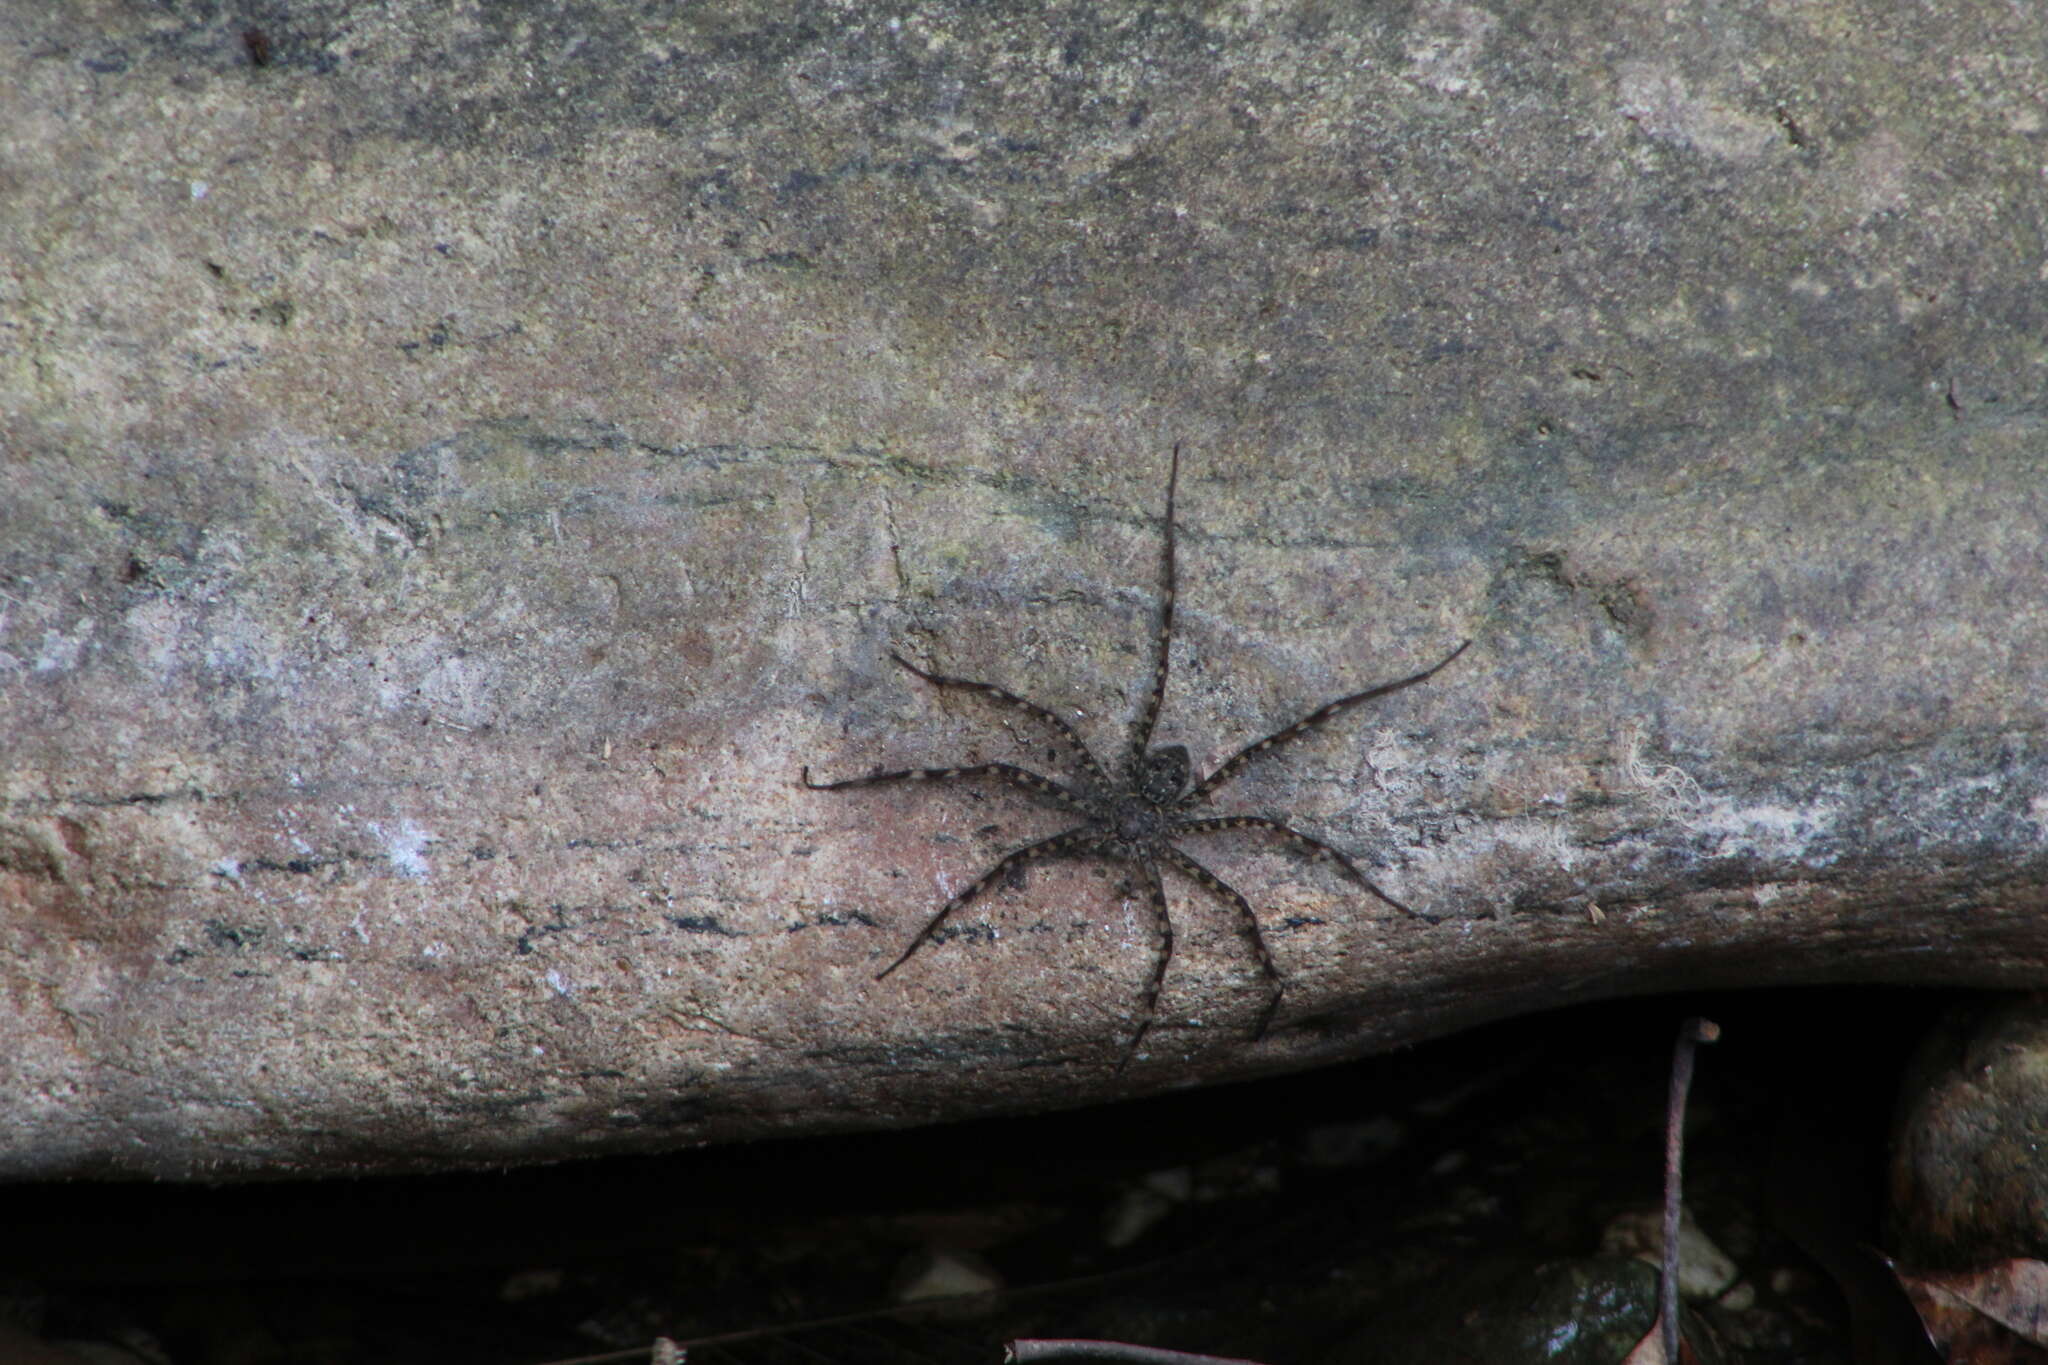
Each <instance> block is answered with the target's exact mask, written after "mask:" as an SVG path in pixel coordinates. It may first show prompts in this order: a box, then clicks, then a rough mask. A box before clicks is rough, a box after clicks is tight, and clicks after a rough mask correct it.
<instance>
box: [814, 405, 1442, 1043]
mask: <svg viewBox="0 0 2048 1365" xmlns="http://www.w3.org/2000/svg"><path fill="white" fill-rule="evenodd" d="M1179 485H1180V447H1179V446H1178V445H1176V446H1174V448H1173V464H1172V471H1171V473H1170V474H1169V475H1168V476H1167V483H1166V553H1165V566H1164V570H1163V572H1162V575H1161V576H1162V578H1163V579H1164V591H1163V604H1162V606H1161V609H1160V621H1159V636H1158V645H1157V657H1156V660H1155V662H1154V664H1153V667H1152V691H1151V694H1150V695H1149V696H1148V697H1146V699H1145V706H1144V709H1143V711H1142V712H1140V714H1139V716H1138V718H1137V720H1136V722H1135V723H1134V724H1133V725H1132V727H1131V744H1130V750H1129V753H1128V755H1127V757H1126V763H1125V771H1124V772H1123V773H1122V775H1121V776H1120V777H1112V776H1111V775H1110V774H1109V773H1108V772H1107V771H1106V770H1105V769H1104V768H1103V766H1102V764H1101V763H1100V762H1098V761H1097V760H1096V758H1095V755H1094V754H1093V753H1092V752H1090V750H1089V748H1088V746H1087V745H1086V744H1084V743H1082V742H1081V737H1080V736H1079V735H1078V734H1076V733H1075V732H1074V728H1073V727H1072V726H1071V725H1069V724H1068V723H1067V722H1066V721H1065V720H1063V719H1061V718H1060V717H1059V716H1058V715H1057V714H1055V713H1054V712H1052V711H1050V710H1048V709H1046V708H1045V707H1043V706H1040V705H1038V704H1037V703H1036V702H1032V701H1027V700H1025V699H1024V698H1023V697H1020V696H1018V695H1017V694H1016V693H1014V692H1011V691H1008V690H1006V689H1004V688H1001V687H997V686H995V685H994V684H992V683H985V682H974V681H972V680H970V679H967V678H950V677H947V676H945V675H943V674H939V673H927V672H926V671H925V670H924V669H922V668H919V667H918V666H917V665H916V664H914V663H912V662H910V661H909V660H908V659H906V658H904V657H903V656H902V655H900V654H897V653H894V652H891V653H890V655H889V657H890V658H891V659H894V660H895V661H896V662H897V663H898V664H901V665H902V666H903V667H904V668H905V669H907V670H908V671H910V672H911V673H914V674H916V675H917V676H918V677H920V678H922V679H924V680H925V681H926V682H928V683H931V684H933V685H934V686H936V687H957V688H962V689H965V690H967V691H970V692H978V693H980V694H981V695H982V696H985V697H990V698H993V699H994V700H996V701H999V702H1001V703H1003V704H1004V705H1005V706H1010V707H1014V708H1016V709H1017V710H1019V711H1022V712H1024V713H1025V714H1027V715H1029V716H1032V717H1034V718H1035V719H1037V720H1040V721H1042V722H1044V723H1045V724H1046V725H1049V726H1051V727H1052V729H1053V730H1055V731H1057V732H1058V734H1059V735H1060V737H1061V738H1062V739H1063V740H1064V741H1065V743H1066V745H1067V747H1068V749H1070V750H1071V751H1072V752H1073V755H1074V757H1075V759H1076V760H1077V762H1078V764H1079V766H1080V770H1081V775H1082V778H1081V781H1079V782H1078V783H1076V784H1074V785H1072V786H1069V785H1068V784H1066V783H1064V782H1057V781H1055V780H1053V779H1052V778H1049V777H1044V776H1041V775H1040V774H1038V773H1035V772H1032V771H1031V770H1029V769H1028V768H1020V767H1018V766H1016V765H1015V764H1012V763H977V764H975V765H973V766H971V767H963V768H909V769H904V770H902V771H898V772H886V773H875V774H873V775H871V776H868V777H852V778H847V779H846V780H845V781H843V782H813V781H811V770H810V769H809V768H808V767H806V768H805V769H804V770H803V783H804V785H805V786H806V787H809V788H810V789H811V790H813V791H837V790H839V789H841V788H844V787H867V786H873V785H875V784H877V783H881V782H922V781H938V780H941V779H949V778H956V777H998V778H1001V779H1002V780H1003V781H1005V782H1008V783H1010V784H1011V785H1012V786H1016V787H1021V788H1023V789H1024V790H1025V791H1027V792H1029V793H1031V794H1032V795H1033V796H1038V797H1042V798H1044V799H1045V800H1047V801H1050V802H1051V803H1052V804H1054V805H1056V806H1058V807H1060V808H1061V809H1063V810H1067V811H1071V812H1072V813H1074V814H1076V815H1079V816H1080V817H1081V823H1080V824H1078V825H1076V826H1074V827H1073V828H1072V829H1069V830H1066V831H1064V832H1062V833H1059V834H1055V835H1053V836H1052V837H1051V838H1049V839H1041V840H1039V841H1038V842H1037V843H1034V844H1026V845H1025V846H1024V847H1022V848H1018V849H1012V850H1011V851H1010V852H1008V853H1006V854H1004V855H1003V856H1002V857H1001V858H999V859H997V860H996V863H995V865H994V866H993V867H991V868H989V869H988V870H987V871H986V872H984V873H982V874H981V875H980V876H979V877H977V878H975V879H974V880H973V881H972V882H969V883H968V884H967V886H966V888H965V889H964V890H962V891H960V892H959V894H957V895H955V896H954V897H953V898H952V899H951V900H949V901H947V902H946V903H945V904H944V905H942V906H940V907H939V912H938V913H937V914H935V915H933V916H932V917H931V919H930V920H928V921H927V922H926V923H925V926H924V928H922V929H920V930H918V931H917V936H916V937H915V938H913V939H911V940H910V944H909V946H908V947H906V948H905V949H904V950H903V952H902V953H901V954H900V955H898V957H897V958H896V960H895V961H894V962H891V963H890V964H889V965H888V966H887V967H884V968H883V969H882V970H881V972H880V973H878V974H877V975H876V977H875V979H876V980H877V981H880V980H882V979H883V978H884V977H886V976H888V975H889V974H890V973H891V972H893V971H895V970H896V969H897V968H898V967H901V966H902V965H903V964H904V963H906V962H908V961H909V960H910V958H911V955H912V954H913V953H915V952H916V951H917V950H918V949H919V948H921V947H923V946H924V944H925V941H926V940H927V939H929V938H931V936H932V935H933V934H934V933H936V932H937V931H938V928H939V926H940V925H942V924H944V923H945V922H946V917H947V916H949V915H951V914H952V913H953V912H954V911H955V910H958V909H959V908H960V907H961V906H963V905H965V904H967V903H968V902H969V901H971V900H973V899H974V898H975V897H976V896H978V895H980V894H981V893H982V892H983V891H984V890H986V889H987V888H988V887H989V886H990V885H991V884H993V883H994V882H995V880H996V879H997V878H998V877H1001V876H1003V875H1004V874H1005V873H1006V872H1010V871H1012V870H1013V869H1021V868H1022V866H1023V865H1024V864H1025V863H1027V862H1030V861H1032V860H1033V859H1042V858H1062V857H1067V858H1085V857H1098V858H1107V859H1112V860H1114V861H1117V862H1121V863H1123V864H1124V865H1126V866H1127V867H1129V868H1130V869H1132V870H1133V871H1134V872H1136V873H1137V874H1138V875H1139V876H1140V877H1141V878H1142V879H1143V882H1144V888H1145V891H1146V893H1147V895H1148V896H1149V898H1150V900H1151V902H1152V911H1153V914H1154V916H1155V917H1156V918H1157V920H1158V923H1159V955H1158V959H1157V960H1156V961H1155V962H1154V964H1153V967H1152V978H1151V980H1150V982H1148V983H1147V985H1146V987H1145V998H1144V1007H1143V1011H1142V1013H1141V1015H1140V1017H1139V1020H1138V1029H1137V1032H1136V1033H1135V1034H1133V1035H1132V1036H1131V1041H1130V1044H1129V1045H1128V1046H1127V1047H1126V1048H1125V1049H1124V1055H1123V1060H1122V1061H1121V1062H1119V1063H1118V1065H1117V1069H1118V1070H1119V1071H1121V1070H1122V1069H1123V1068H1124V1067H1125V1066H1126V1065H1128V1064H1129V1063H1130V1060H1131V1058H1132V1057H1133V1056H1135V1055H1136V1053H1137V1050H1138V1044H1139V1043H1141V1042H1142V1041H1143V1040H1144V1038H1145V1034H1146V1033H1147V1032H1148V1031H1149V1030H1150V1029H1151V1027H1152V1023H1153V1017H1154V1013H1155V1011H1156V1009H1157V1007H1158V1004H1159V992H1160V988H1161V986H1162V985H1163V984H1164V983H1165V981H1166V965H1167V963H1168V962H1170V961H1171V960H1172V958H1173V921H1172V919H1171V918H1170V917H1169V916H1168V914H1167V910H1166V885H1165V883H1164V882H1163V881H1162V880H1161V878H1160V872H1159V869H1160V865H1161V864H1162V863H1163V864H1166V865H1168V866H1171V867H1173V868H1174V869H1175V870H1177V871H1179V872H1180V873H1181V874H1182V875H1183V876H1185V877H1187V878H1188V879H1189V880H1191V881H1193V882H1194V883H1195V884H1196V885H1198V886H1201V887H1204V888H1205V889H1207V890H1208V891H1209V892H1211V893H1212V894H1213V895H1215V896H1217V897H1218V898H1220V899H1221V900H1223V901H1224V902H1225V903H1226V904H1228V905H1231V906H1234V907H1235V908H1236V910H1237V914H1238V922H1239V925H1240V926H1241V927H1242V928H1243V930H1244V932H1245V936H1246V937H1247V938H1249V939H1250V940H1251V945H1252V952H1253V955H1254V956H1256V957H1257V958H1258V962H1259V970H1260V972H1261V973H1262V974H1263V975H1264V976H1265V978H1266V980H1267V982H1268V983H1269V986H1270V990H1271V994H1270V996H1269V998H1268V999H1267V1001H1266V1006H1265V1008H1264V1009H1263V1010H1262V1011H1260V1013H1259V1018H1258V1023H1257V1025H1256V1026H1255V1027H1254V1028H1253V1030H1252V1037H1253V1038H1254V1039H1258V1038H1262V1037H1264V1036H1265V1032H1266V1027H1267V1025H1268V1024H1270V1023H1271V1022H1272V1019H1273V1014H1274V1012H1275V1011H1276V1010H1278V1009H1279V1008H1280V996H1281V993H1282V991H1283V990H1284V988H1285V987H1284V983H1283V982H1282V981H1281V978H1280V969H1279V968H1278V967H1276V966H1275V965H1274V964H1273V955H1272V953H1270V952H1268V951H1267V949H1266V940H1265V937H1264V936H1263V935H1262V934H1261V933H1260V932H1259V920H1258V916H1257V915H1256V914H1255V913H1254V912H1253V910H1252V907H1251V902H1250V901H1247V900H1246V899H1245V898H1244V896H1243V895H1242V894H1240V893H1239V892H1238V891H1237V889H1236V888H1235V887H1233V886H1231V885H1230V884H1229V883H1228V882H1226V881H1224V880H1223V879H1222V878H1221V877H1218V876H1217V875H1216V874H1215V873H1213V872H1211V871H1210V870H1209V869H1208V868H1206V867H1204V866H1203V865H1202V864H1201V863H1199V862H1196V861H1195V859H1194V858H1193V857H1192V856H1190V855H1189V854H1187V853H1186V852H1184V851H1183V850H1181V849H1180V848H1179V847H1178V846H1176V845H1175V843H1174V840H1175V838H1177V837H1178V836H1180V835H1183V834H1214V833H1218V832H1220V831H1223V830H1233V829H1256V830H1262V831H1264V832H1266V833H1268V834H1276V835H1279V836H1280V837H1281V838H1283V839H1287V840H1290V841H1292V842H1293V843H1296V844H1299V845H1301V846H1302V847H1304V848H1306V849H1308V850H1310V851H1311V852H1313V853H1314V854H1315V856H1316V857H1317V858H1318V859H1320V860H1327V861H1332V862H1335V863H1336V864H1337V865H1338V866H1339V867H1341V868H1342V869H1343V870H1344V871H1345V872H1346V873H1347V874H1348V875H1349V876H1351V877H1352V878H1353V879H1354V880H1355V881H1357V882H1358V883H1359V885H1361V886H1363V887H1364V888H1365V889H1366V890H1367V891H1370V892H1371V893H1372V894H1373V895H1375V896H1377V897H1379V898H1380V899H1381V900H1383V901H1385V902H1386V903H1387V904H1388V905H1391V906H1393V907H1394V908H1395V909H1396V910H1400V911H1402V912H1404V913H1406V914H1410V915H1414V916H1415V917H1416V918H1417V919H1421V920H1425V921H1428V922H1430V923H1435V921H1434V920H1432V919H1430V917H1429V916H1427V915H1424V914H1422V913H1421V912H1419V911H1416V910H1411V909H1409V908H1408V907H1407V906H1405V905H1403V904H1401V902H1399V901H1397V900H1395V899H1394V898H1393V897H1392V896H1390V895H1388V894H1387V893H1386V892H1385V891H1382V890H1381V889H1380V888H1379V887H1377V886H1375V885H1373V882H1372V879H1371V878H1369V877H1367V876H1366V875H1365V873H1363V872H1361V871H1360V870H1359V868H1358V864H1356V863H1354V862H1352V861H1351V859H1350V858H1348V857H1346V856H1345V855H1344V854H1342V853H1341V852H1339V851H1338V850H1336V849H1334V848H1332V847H1331V846H1330V845H1328V844H1326V843H1324V842H1323V841H1322V840H1320V839H1317V838H1315V837H1313V836H1312V835H1308V834H1304V833H1302V832H1301V831H1300V830H1298V829H1295V828H1294V827H1293V826H1291V825H1289V824H1287V823H1286V822H1285V821H1284V820H1279V819H1276V818H1275V817H1273V816H1270V815H1195V814H1191V812H1192V811H1193V810H1195V809H1196V808H1198V807H1201V806H1203V805H1204V804H1205V803H1206V802H1207V801H1208V799H1209V794H1210V793H1211V792H1213V791H1215V790H1216V789H1217V788H1218V787H1220V786H1222V785H1223V784H1224V783H1225V782H1228V781H1229V780H1230V779H1231V778H1233V777H1235V776H1236V775H1237V772H1238V770H1239V769H1240V768H1242V767H1244V765H1245V764H1246V763H1248V762H1250V761H1251V760H1252V759H1253V758H1254V757H1256V756H1257V755H1259V754H1262V753H1264V752H1265V751H1266V750H1268V749H1272V748H1275V747H1277V746H1278V745H1281V744H1285V743H1286V742H1287V741H1288V740H1291V739H1293V738H1295V737H1296V736H1298V735H1301V734H1304V733H1306V732H1307V731H1309V730H1312V729H1314V728H1315V727H1316V726H1318V725H1321V724H1323V723H1324V722H1326V721H1329V720H1332V719H1334V718H1335V717H1337V716H1338V715H1339V714H1341V713H1343V712H1345V711H1348V710H1349V709H1351V708H1352V707H1354V706H1357V705H1358V704H1359V703H1361V702H1366V701H1370V700H1372V699H1373V698H1374V697H1384V696H1386V695H1387V694H1388V693H1389V692H1398V691H1400V690H1401V689H1402V688H1404V687H1413V686H1414V685H1415V684H1416V683H1419V682H1423V681H1426V680H1427V679H1429V678H1430V677H1433V676H1434V675H1435V674H1436V673H1437V672H1438V670H1440V669H1442V668H1443V667H1445V665H1447V664H1449V663H1450V662H1451V660H1453V659H1455V658H1457V657H1458V656H1459V655H1460V654H1462V653H1464V652H1465V649H1466V647H1467V646H1468V645H1470V644H1471V643H1472V642H1471V641H1470V640H1467V641H1465V642H1464V644H1461V645H1459V646H1458V647H1457V648H1456V649H1454V650H1452V651H1451V652H1450V653H1449V654H1447V655H1445V656H1444V657H1443V658H1442V659H1440V660H1438V661H1437V662H1436V663H1435V664H1434V665H1432V666H1431V667H1429V668H1426V669H1424V670H1423V671H1422V672H1420V673H1415V674H1411V675H1410V676H1408V677H1406V678H1402V679H1399V680H1398V681H1396V682H1390V683H1381V684H1380V685H1379V686H1377V687H1368V688H1366V689H1365V690H1364V691H1363V692H1353V693H1352V694H1351V695H1349V696H1345V697H1339V698H1337V700H1335V701H1333V702H1330V703H1328V704H1326V705H1324V706H1321V707H1318V708H1317V709H1316V710H1314V711H1311V712H1310V713H1309V714H1307V715H1306V716H1303V717H1302V718H1301V719H1300V720H1298V721H1296V722H1294V724H1292V725H1290V726H1288V727H1287V728H1286V729H1284V730H1280V731H1278V732H1277V733H1274V734H1271V735H1268V736H1266V737H1265V738H1264V739H1262V740H1259V741H1258V742H1257V743H1255V744H1248V745H1246V746H1245V747H1244V748H1242V749H1240V750H1238V751H1237V753H1235V754H1233V755H1232V756H1231V757H1230V758H1228V759H1226V760H1225V761H1224V762H1223V764H1222V765H1221V766H1219V767H1218V768H1217V769H1216V770H1215V771H1214V772H1212V773H1210V774H1209V775H1208V776H1207V777H1205V778H1202V779H1201V780H1200V781H1197V782H1195V783H1194V784H1193V785H1192V786H1190V785H1189V778H1190V776H1191V771H1190V764H1189V759H1188V750H1187V746H1186V745H1183V744H1165V745H1161V746H1160V747H1159V748H1156V749H1155V748H1152V747H1151V744H1152V729H1153V726H1154V725H1155V724H1156V723H1157V722H1158V720H1159V708H1160V703H1161V702H1162V701H1163V700H1164V698H1165V696H1166V669H1167V655H1168V650H1169V648H1170V647H1171V645H1172V643H1173V598H1174V590H1175V583H1174V564H1173V551H1174V518H1173V504H1174V495H1175V493H1176V491H1177V490H1178V488H1179Z"/></svg>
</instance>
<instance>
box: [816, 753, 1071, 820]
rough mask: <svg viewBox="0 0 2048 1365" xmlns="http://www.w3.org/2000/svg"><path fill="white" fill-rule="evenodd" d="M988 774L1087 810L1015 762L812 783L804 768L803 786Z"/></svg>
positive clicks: (908, 770) (1067, 806)
mask: <svg viewBox="0 0 2048 1365" xmlns="http://www.w3.org/2000/svg"><path fill="white" fill-rule="evenodd" d="M984 774H988V775H991V776H994V777H1000V778H1002V779H1003V781H1005V782H1008V783H1009V784H1010V785H1011V786H1013V787H1022V788H1023V789H1024V790H1025V791H1028V792H1030V793H1031V794H1032V795H1034V796H1043V797H1045V798H1046V799H1047V800H1049V801H1052V802H1053V803H1054V804H1056V805H1058V806H1060V807H1061V808H1062V809H1065V810H1070V811H1073V812H1075V813H1076V814H1086V813H1087V809H1086V805H1085V803H1084V802H1083V801H1082V799H1081V796H1080V795H1079V793H1077V792H1074V791H1070V790H1069V789H1068V788H1067V787H1066V786H1064V785H1063V784H1061V783H1058V782H1055V781H1053V780H1052V779H1051V778H1049V777H1043V776H1040V775H1039V774H1038V773H1035V772H1032V771H1031V770H1030V769H1029V768H1020V767H1018V766H1017V765H1016V764H1014V763H977V764H975V765H974V766H973V767H971V768H904V769H900V770H899V771H896V772H891V773H871V774H869V775H868V776H866V777H849V778H845V779H844V780H842V781H839V782H813V781H811V770H810V769H809V768H808V767H806V768H805V769H804V770H803V777H804V785H805V786H806V787H809V788H810V789H811V790H812V791H814V792H829V791H838V790H840V789H841V788H843V787H872V786H874V785H876V784H877V783H881V782H939V781H947V780H950V779H952V778H956V777H980V776H982V775H984Z"/></svg>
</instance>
